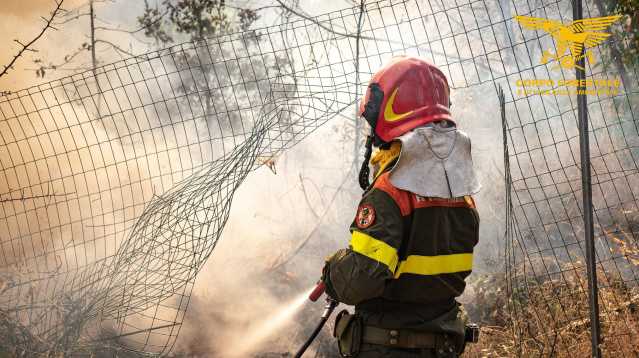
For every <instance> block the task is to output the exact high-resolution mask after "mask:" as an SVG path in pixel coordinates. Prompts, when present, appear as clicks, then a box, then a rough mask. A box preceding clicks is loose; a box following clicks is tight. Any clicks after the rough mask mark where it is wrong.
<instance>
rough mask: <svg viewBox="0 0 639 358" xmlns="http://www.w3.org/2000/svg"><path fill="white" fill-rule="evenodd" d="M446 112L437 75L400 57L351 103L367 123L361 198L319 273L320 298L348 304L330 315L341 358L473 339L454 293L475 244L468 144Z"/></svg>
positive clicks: (410, 352) (418, 353) (417, 353)
mask: <svg viewBox="0 0 639 358" xmlns="http://www.w3.org/2000/svg"><path fill="white" fill-rule="evenodd" d="M449 107H450V100H449V87H448V82H447V79H446V77H445V76H444V74H443V73H442V72H441V71H440V70H439V69H438V68H436V67H435V66H434V65H432V64H430V63H428V62H427V61H424V60H423V59H420V58H415V57H406V56H402V57H396V58H393V60H392V61H391V62H390V63H388V64H387V65H386V66H384V67H383V68H382V69H381V70H380V71H379V72H377V73H376V74H375V75H374V76H373V78H372V79H371V81H370V84H369V86H368V90H367V93H366V96H365V97H364V100H363V101H362V102H361V106H360V114H361V116H362V117H364V118H365V119H366V121H367V122H368V123H369V124H370V126H371V136H369V138H368V139H367V148H366V160H365V162H364V165H363V166H362V170H361V172H360V178H359V179H360V185H361V186H362V189H364V191H365V192H364V194H363V197H362V199H361V202H360V204H359V207H358V209H357V214H356V215H355V220H354V221H353V223H352V225H351V227H350V231H351V239H350V245H349V247H348V248H346V249H341V250H339V251H337V252H336V253H335V254H334V255H332V256H331V257H329V258H328V259H327V261H326V264H325V266H324V269H323V272H322V280H323V281H324V283H325V285H326V292H327V294H328V295H329V296H331V297H332V298H333V299H335V300H337V301H339V302H342V303H345V304H347V305H354V306H355V312H354V314H350V313H348V312H347V311H342V312H341V313H340V314H339V315H338V316H337V318H336V323H335V331H334V334H335V336H336V337H337V339H338V348H339V350H340V353H341V354H342V356H344V357H359V358H378V357H457V356H459V355H460V354H461V353H462V352H463V350H464V347H465V342H466V341H467V340H469V339H471V338H473V337H469V336H472V335H474V334H478V329H477V328H476V327H472V326H466V320H467V319H466V316H465V314H464V311H463V309H462V308H461V306H460V304H459V303H458V302H457V301H456V297H458V296H459V295H460V294H461V293H462V292H463V291H464V288H465V285H466V284H465V281H464V279H465V278H466V277H467V276H468V275H469V274H470V272H471V270H472V263H473V248H474V247H475V245H476V244H477V242H478V239H479V234H478V233H479V216H478V213H477V210H476V209H475V202H474V200H473V198H472V196H471V195H473V194H475V193H477V192H478V191H479V184H478V181H477V179H476V176H475V172H474V169H473V163H472V157H471V151H470V149H471V148H470V139H469V138H468V136H467V135H466V134H465V133H464V132H462V131H460V130H458V129H457V127H456V125H455V123H454V121H453V119H452V118H451V114H450V111H449ZM373 146H374V147H376V148H377V151H376V152H375V154H374V155H373V156H372V159H370V164H371V165H372V166H373V168H374V171H373V176H372V178H373V182H372V184H370V185H369V183H368V182H369V180H370V178H369V177H370V175H369V166H368V164H369V158H370V157H371V151H372V147H373Z"/></svg>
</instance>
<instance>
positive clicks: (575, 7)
mask: <svg viewBox="0 0 639 358" xmlns="http://www.w3.org/2000/svg"><path fill="white" fill-rule="evenodd" d="M572 12H573V21H576V20H581V19H582V18H583V7H582V0H573V3H572ZM573 55H575V54H573ZM575 64H576V67H575V71H576V77H577V81H579V85H578V86H577V118H578V123H579V152H580V157H581V190H582V194H583V215H584V243H585V245H586V270H587V273H588V298H589V302H588V306H589V308H590V337H591V343H592V347H591V353H592V357H594V358H600V357H601V349H600V348H599V343H600V342H601V334H600V332H599V297H598V289H597V263H596V252H595V241H594V236H593V223H592V183H591V176H590V140H589V139H590V138H589V136H588V108H587V98H586V86H585V83H583V80H585V78H586V70H585V68H586V67H585V60H584V48H582V50H581V53H579V55H578V57H577V61H575Z"/></svg>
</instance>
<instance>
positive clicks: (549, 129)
mask: <svg viewBox="0 0 639 358" xmlns="http://www.w3.org/2000/svg"><path fill="white" fill-rule="evenodd" d="M593 6H594V5H593ZM567 9H570V3H569V2H567V1H545V2H543V3H540V2H530V1H506V0H487V1H483V0H482V1H479V0H477V1H470V0H469V1H463V0H460V1H455V2H450V1H435V0H432V1H414V0H405V1H400V0H388V1H380V2H372V3H368V4H366V5H365V6H364V7H363V8H360V7H354V8H350V9H345V10H341V11H336V12H332V13H328V14H324V15H320V16H317V17H300V16H298V15H292V16H291V17H289V21H288V22H286V23H283V24H280V25H277V26H271V27H265V28H261V29H254V30H250V31H246V32H242V33H234V34H228V35H224V36H219V37H215V38H210V39H207V40H205V41H197V42H188V43H184V44H180V45H176V46H172V47H170V48H166V49H162V50H158V51H155V52H151V53H147V54H144V55H141V56H137V57H135V58H129V59H126V60H123V61H119V62H116V63H113V64H109V65H105V66H102V67H99V68H97V69H96V70H95V71H88V72H84V73H80V74H76V75H72V76H69V77H65V78H62V79H60V80H56V81H52V82H49V83H45V84H42V85H38V86H35V87H32V88H28V89H25V90H21V91H17V92H14V93H10V94H7V95H4V96H2V97H0V141H1V142H0V163H1V168H0V177H1V178H2V180H0V193H1V194H0V208H1V210H2V213H1V214H0V248H1V249H0V252H1V255H2V256H0V275H1V276H0V279H1V281H0V283H1V285H0V292H2V295H1V296H0V313H1V314H2V317H0V322H1V325H2V326H0V329H2V330H4V331H6V332H7V334H6V335H4V334H3V336H5V337H4V338H2V339H3V340H4V341H2V344H4V345H10V346H13V347H16V348H15V351H16V352H18V353H20V354H26V355H34V354H39V353H45V352H82V351H90V350H95V349H127V350H131V351H135V352H146V353H150V354H158V355H162V354H166V353H167V352H169V351H170V350H171V347H172V346H173V344H174V342H175V339H176V337H177V335H178V333H179V329H180V326H181V323H182V320H183V318H184V313H185V311H186V309H187V306H188V302H189V297H190V294H191V290H192V288H193V284H194V281H195V278H196V276H197V273H198V272H199V271H200V269H201V268H202V265H203V264H204V263H205V262H206V260H207V258H208V257H209V256H210V254H211V252H212V251H213V250H214V248H215V245H216V243H217V240H218V239H219V237H220V234H221V232H222V230H223V228H224V225H225V223H226V220H227V218H228V216H229V208H230V204H231V201H232V198H233V194H234V192H235V190H236V189H237V188H238V186H239V185H240V184H241V183H242V181H243V179H244V178H245V177H246V176H247V175H248V174H249V173H250V172H251V171H252V170H253V169H255V168H257V167H259V166H260V165H262V164H263V163H266V162H268V160H269V159H270V158H272V157H273V156H275V155H277V154H278V153H280V152H282V151H284V150H286V149H288V148H290V147H291V146H293V145H295V144H297V143H299V142H300V141H301V140H302V139H303V138H304V137H306V136H308V135H309V134H310V133H312V132H313V131H314V130H315V129H316V128H318V127H319V126H321V125H323V124H324V123H326V122H327V121H328V120H330V119H331V118H334V117H338V116H339V117H344V116H347V117H352V113H354V109H353V105H354V104H355V103H356V101H357V99H358V97H359V95H360V94H361V93H362V91H363V89H364V88H363V86H362V85H360V83H364V84H365V83H366V82H367V81H368V79H369V78H370V76H371V74H372V73H373V72H374V71H375V70H376V69H378V68H379V67H380V66H381V65H382V64H383V63H385V62H386V61H388V60H389V59H390V58H391V57H393V56H396V55H417V56H422V57H424V58H426V59H427V60H429V61H431V62H433V63H434V64H436V65H437V66H439V68H440V69H441V70H442V71H443V72H444V73H445V74H446V76H447V77H448V78H449V81H450V84H451V87H452V88H453V89H458V90H462V89H467V90H472V91H477V92H479V93H496V92H495V91H496V88H497V86H499V85H502V86H504V87H506V88H508V90H507V91H506V94H507V95H506V97H505V103H504V106H505V113H506V118H507V119H506V122H505V133H506V137H507V139H508V145H507V148H508V149H509V156H508V158H509V165H510V170H509V171H508V174H509V179H510V180H509V182H508V185H509V189H510V190H509V193H510V195H512V196H511V198H512V201H511V204H510V205H511V206H509V208H511V211H510V214H509V216H508V220H509V223H510V225H509V231H508V237H507V238H508V240H507V241H508V242H509V244H510V246H509V251H508V254H509V255H508V258H509V260H508V265H507V268H508V270H509V273H510V281H509V282H510V284H511V287H512V290H513V292H512V293H513V296H515V297H519V296H521V297H524V296H525V297H527V298H526V299H528V300H534V299H541V300H543V301H544V302H546V303H547V306H548V307H550V306H552V307H556V306H557V305H559V306H561V305H563V304H564V301H565V299H566V297H568V298H570V299H574V297H579V300H580V302H582V303H584V304H585V302H587V300H586V299H585V296H584V293H583V292H584V290H583V287H582V286H583V285H582V284H581V281H579V280H578V279H576V277H578V276H579V277H581V276H583V274H582V272H581V268H582V266H583V260H582V257H583V253H582V252H581V246H580V238H581V233H580V231H579V227H580V225H581V224H580V221H579V220H580V217H581V214H580V208H579V205H578V203H579V200H578V198H579V186H578V183H579V182H578V177H579V167H578V160H577V159H575V155H574V154H573V153H574V149H575V141H577V140H578V137H577V133H576V128H575V119H574V117H575V115H574V112H575V104H574V99H573V98H572V97H571V96H560V95H552V96H546V95H541V94H538V95H525V96H518V95H517V94H516V91H517V86H516V80H518V79H526V78H543V77H544V76H546V77H553V78H556V77H557V76H563V77H562V78H566V79H570V78H572V74H571V73H570V71H567V70H565V69H563V68H559V69H558V70H557V69H554V68H553V66H555V65H556V64H553V63H552V62H551V63H548V64H539V62H540V57H541V56H542V51H541V49H544V48H554V44H553V42H552V40H551V36H550V35H548V34H542V33H535V32H534V31H532V32H531V31H527V30H522V28H521V27H520V26H519V25H518V23H517V22H516V21H515V16H516V15H526V16H540V17H554V16H561V14H565V13H570V10H567ZM588 9H591V8H590V7H589V8H588ZM595 13H596V11H593V14H587V16H595V15H594V14H595ZM560 20H564V21H568V20H569V19H565V18H562V19H560ZM602 52H603V51H602ZM590 74H591V75H598V76H599V75H601V76H606V75H608V72H607V71H606V70H603V69H601V67H599V68H598V69H592V68H591V69H590ZM627 75H628V76H629V77H630V78H632V81H635V82H636V76H634V74H632V73H631V74H627ZM624 86H625V87H624V90H622V91H621V92H620V93H619V94H617V95H613V96H607V97H606V96H597V97H593V98H592V100H591V102H590V105H589V110H590V113H591V121H592V123H593V125H592V136H593V137H592V138H593V143H597V148H598V150H597V151H594V150H593V174H594V177H593V182H594V183H595V184H596V186H597V188H599V189H598V190H599V191H595V194H596V195H595V196H596V199H595V206H596V207H595V210H596V217H597V219H598V223H599V226H598V228H599V230H600V235H598V237H597V240H598V259H599V263H600V269H601V270H603V271H604V272H606V273H610V274H611V275H612V276H613V277H615V279H617V278H618V279H619V281H614V282H624V283H626V284H628V287H629V288H628V290H629V291H628V292H629V293H628V296H624V297H617V296H615V298H616V299H618V300H619V301H623V300H626V301H627V300H628V299H629V297H631V296H630V292H631V288H630V286H632V283H634V282H635V273H636V270H635V266H634V264H635V263H636V261H635V259H634V258H635V256H632V255H633V254H632V253H631V251H629V250H630V249H631V248H633V247H634V246H631V245H634V244H635V243H636V236H635V235H636V230H637V228H636V226H633V225H636V224H633V223H634V222H635V221H633V220H635V219H634V218H635V216H636V210H637V208H636V195H637V194H638V193H637V188H638V187H639V185H637V183H636V181H637V179H638V178H637V176H636V175H637V174H636V170H637V168H636V155H637V152H636V144H637V139H636V138H637V132H636V119H635V118H634V117H633V114H632V109H633V107H632V103H635V102H636V94H635V92H631V91H630V90H628V88H629V87H628V86H629V83H624ZM600 143H601V144H600ZM613 193H614V195H613ZM557 208H559V209H561V210H562V211H561V213H556V210H557ZM613 237H614V239H613ZM615 240H618V241H615ZM638 259H639V258H638ZM606 277H607V276H605V275H603V276H602V280H604V281H605V282H602V283H603V284H602V287H603V288H602V292H604V291H605V290H606V288H608V287H610V285H612V283H613V281H612V278H606ZM546 282H561V283H564V284H570V285H572V284H573V283H575V284H574V288H575V292H567V291H552V290H551V291H541V292H543V294H542V295H539V294H538V292H540V291H539V290H538V289H537V286H543V285H544V284H546ZM535 285H537V286H535ZM570 287H573V286H570ZM518 295H519V296H518ZM575 295H577V296H575ZM582 296H583V297H582ZM513 302H515V304H513V308H514V309H513V314H514V316H513V317H515V318H517V317H519V318H522V317H523V318H528V316H526V314H527V313H526V312H523V311H522V310H521V309H520V308H521V305H519V306H518V305H517V301H516V300H515V301H513ZM571 302H572V301H571ZM606 302H608V301H606ZM519 303H521V302H519ZM550 312H552V314H551V318H552V322H553V325H550V326H549V325H547V324H546V325H544V323H548V322H544V321H543V320H541V319H539V320H537V321H530V322H529V323H530V324H529V325H528V326H526V327H523V328H522V327H519V326H518V327H519V328H520V332H519V333H520V337H521V338H522V345H524V344H525V343H526V341H525V339H527V338H529V337H536V338H535V339H538V337H539V336H540V335H542V336H544V337H546V338H548V337H551V336H552V333H553V332H556V330H557V329H559V328H561V327H563V326H564V325H570V324H576V325H579V324H581V323H579V322H581V321H583V320H585V319H586V318H587V314H586V313H584V311H583V309H581V310H579V311H578V312H577V313H578V314H573V313H571V312H570V311H569V310H565V311H561V310H559V309H555V310H551V311H550ZM535 313H536V314H537V316H539V312H535ZM622 328H623V327H622ZM620 332H621V333H620V334H628V335H630V334H632V333H633V329H632V327H629V326H625V328H623V329H622V331H620ZM542 342H546V341H543V340H542ZM548 347H550V345H549V346H548ZM544 352H547V351H544Z"/></svg>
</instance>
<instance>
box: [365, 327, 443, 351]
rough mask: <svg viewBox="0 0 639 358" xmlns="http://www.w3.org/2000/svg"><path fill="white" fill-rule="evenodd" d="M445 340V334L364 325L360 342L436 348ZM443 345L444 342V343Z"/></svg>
mask: <svg viewBox="0 0 639 358" xmlns="http://www.w3.org/2000/svg"><path fill="white" fill-rule="evenodd" d="M446 340H447V337H446V335H445V334H441V333H439V334H438V333H429V332H418V331H410V330H397V329H384V328H379V327H373V326H364V334H363V335H362V342H364V343H369V344H378V345H383V346H390V347H397V348H432V349H434V348H436V347H437V346H438V343H439V345H440V346H441V345H442V343H444V342H445V341H446ZM444 345H445V343H444Z"/></svg>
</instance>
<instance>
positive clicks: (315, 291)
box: [294, 281, 339, 358]
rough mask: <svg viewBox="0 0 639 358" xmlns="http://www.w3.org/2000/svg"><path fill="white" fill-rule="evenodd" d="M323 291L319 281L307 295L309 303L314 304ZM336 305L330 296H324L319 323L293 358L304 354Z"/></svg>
mask: <svg viewBox="0 0 639 358" xmlns="http://www.w3.org/2000/svg"><path fill="white" fill-rule="evenodd" d="M325 291H326V284H325V283H324V282H323V281H319V282H318V283H317V286H315V288H314V289H313V291H311V294H310V295H308V299H309V300H311V302H316V301H317V300H318V299H319V298H320V297H321V296H322V295H323V294H324V292H325ZM338 304H339V302H337V301H335V300H334V299H332V298H331V297H330V296H328V295H326V306H325V307H324V312H323V313H322V317H321V318H320V321H319V323H318V324H317V326H316V327H315V329H314V330H313V333H311V336H310V337H308V339H307V340H306V342H304V344H303V345H302V346H301V347H300V349H299V350H298V351H297V353H295V356H294V357H295V358H301V357H302V355H303V354H304V352H306V350H307V349H308V347H309V346H310V345H311V343H313V341H314V340H315V338H316V337H317V335H318V334H319V332H320V331H321V330H322V328H323V327H324V324H326V321H328V317H330V316H331V314H332V313H333V311H334V310H335V307H337V305H338Z"/></svg>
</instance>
